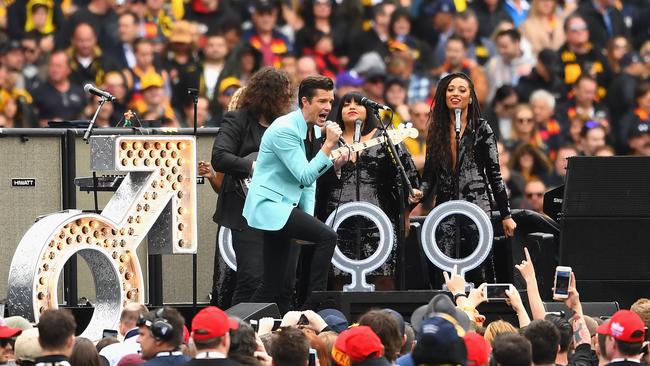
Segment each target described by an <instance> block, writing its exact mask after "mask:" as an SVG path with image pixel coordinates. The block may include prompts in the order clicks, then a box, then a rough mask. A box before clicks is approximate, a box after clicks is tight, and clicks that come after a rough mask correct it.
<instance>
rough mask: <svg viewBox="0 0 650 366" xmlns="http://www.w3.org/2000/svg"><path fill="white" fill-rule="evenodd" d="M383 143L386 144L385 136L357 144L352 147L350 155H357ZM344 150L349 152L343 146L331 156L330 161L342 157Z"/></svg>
mask: <svg viewBox="0 0 650 366" xmlns="http://www.w3.org/2000/svg"><path fill="white" fill-rule="evenodd" d="M382 142H384V136H379V137H375V138H372V139H370V140H366V141H362V142H357V143H356V144H352V145H350V153H357V152H360V151H363V150H365V149H367V148H369V147H373V146H375V145H379V144H381V143H382ZM343 149H345V150H347V149H348V147H347V146H343V147H339V148H338V149H336V150H334V151H332V153H331V154H330V160H335V159H337V158H338V157H339V156H341V151H342V150H343Z"/></svg>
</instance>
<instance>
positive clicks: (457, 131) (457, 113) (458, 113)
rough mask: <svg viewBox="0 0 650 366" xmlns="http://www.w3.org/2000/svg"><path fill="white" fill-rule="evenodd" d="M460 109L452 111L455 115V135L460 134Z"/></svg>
mask: <svg viewBox="0 0 650 366" xmlns="http://www.w3.org/2000/svg"><path fill="white" fill-rule="evenodd" d="M460 112H461V110H460V108H456V109H454V113H455V114H456V133H457V134H460Z"/></svg>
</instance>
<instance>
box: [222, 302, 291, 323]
mask: <svg viewBox="0 0 650 366" xmlns="http://www.w3.org/2000/svg"><path fill="white" fill-rule="evenodd" d="M226 313H227V314H228V315H230V316H235V317H237V318H240V319H241V320H245V321H250V320H260V319H261V318H267V317H270V318H273V319H280V310H278V305H276V304H275V303H262V302H242V303H239V304H237V305H235V306H233V307H231V308H230V309H228V310H226Z"/></svg>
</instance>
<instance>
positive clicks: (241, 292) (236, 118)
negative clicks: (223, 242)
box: [212, 67, 292, 308]
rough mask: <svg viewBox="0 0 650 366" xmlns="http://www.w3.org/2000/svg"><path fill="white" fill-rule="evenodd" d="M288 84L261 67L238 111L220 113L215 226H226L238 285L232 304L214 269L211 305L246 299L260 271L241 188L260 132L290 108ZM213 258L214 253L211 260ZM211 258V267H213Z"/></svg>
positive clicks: (258, 238) (255, 234)
mask: <svg viewBox="0 0 650 366" xmlns="http://www.w3.org/2000/svg"><path fill="white" fill-rule="evenodd" d="M291 94H292V93H291V82H290V79H289V75H287V73H286V72H284V71H280V70H276V69H273V68H270V67H265V68H262V69H261V70H259V71H258V72H256V73H255V74H254V75H253V76H252V77H251V79H250V80H249V82H248V84H247V85H246V88H245V89H244V91H243V92H241V95H240V96H239V98H238V100H237V109H236V110H233V111H229V112H227V113H226V114H225V115H224V119H223V122H222V124H221V129H220V130H219V133H218V135H217V136H216V138H215V141H214V146H213V148H212V166H213V167H214V169H215V170H216V171H217V172H222V173H225V178H224V181H223V184H222V185H221V187H220V190H219V197H218V200H217V210H216V212H215V214H214V216H213V220H214V222H216V223H217V224H220V225H221V226H224V227H226V228H229V229H230V230H231V233H232V241H233V248H234V250H235V256H236V261H237V284H236V285H235V289H234V294H232V303H231V304H229V303H227V302H229V296H228V289H223V288H221V289H220V288H219V286H218V284H219V280H218V278H219V277H220V271H219V268H217V267H218V266H217V265H215V272H214V278H213V290H212V291H213V297H212V301H213V303H214V304H216V305H218V306H219V307H222V308H228V307H230V306H231V305H235V304H238V303H240V302H247V301H249V300H250V298H251V296H252V295H253V292H255V290H256V289H257V286H258V285H259V283H260V281H261V276H262V273H263V264H262V256H261V255H260V253H261V252H262V233H261V232H260V231H259V230H256V229H253V228H250V227H249V226H248V225H247V223H246V220H245V219H244V217H243V216H242V208H243V207H244V200H245V198H246V196H245V187H243V186H242V184H241V181H242V179H245V178H248V177H249V176H250V175H251V174H252V173H253V169H254V168H255V157H254V156H255V155H256V154H257V151H258V150H259V146H260V141H261V139H262V134H264V131H266V129H267V128H268V127H269V126H270V125H271V123H273V121H274V120H275V119H276V118H277V117H279V116H281V115H283V114H285V113H287V112H288V111H289V108H290V105H291V96H292V95H291ZM217 256H218V251H217V253H216V254H215V257H217ZM218 262H219V260H218V257H217V258H215V264H216V263H218Z"/></svg>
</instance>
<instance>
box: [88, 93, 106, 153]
mask: <svg viewBox="0 0 650 366" xmlns="http://www.w3.org/2000/svg"><path fill="white" fill-rule="evenodd" d="M106 102H108V99H107V98H104V97H100V99H99V106H97V109H96V110H95V114H94V115H93V118H92V119H91V120H90V123H89V124H88V128H87V129H86V132H85V133H84V137H83V139H84V141H85V142H86V143H88V139H89V138H90V135H91V134H92V132H93V128H94V127H95V121H96V120H97V116H98V115H99V111H100V110H101V109H102V107H103V106H104V103H106Z"/></svg>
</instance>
